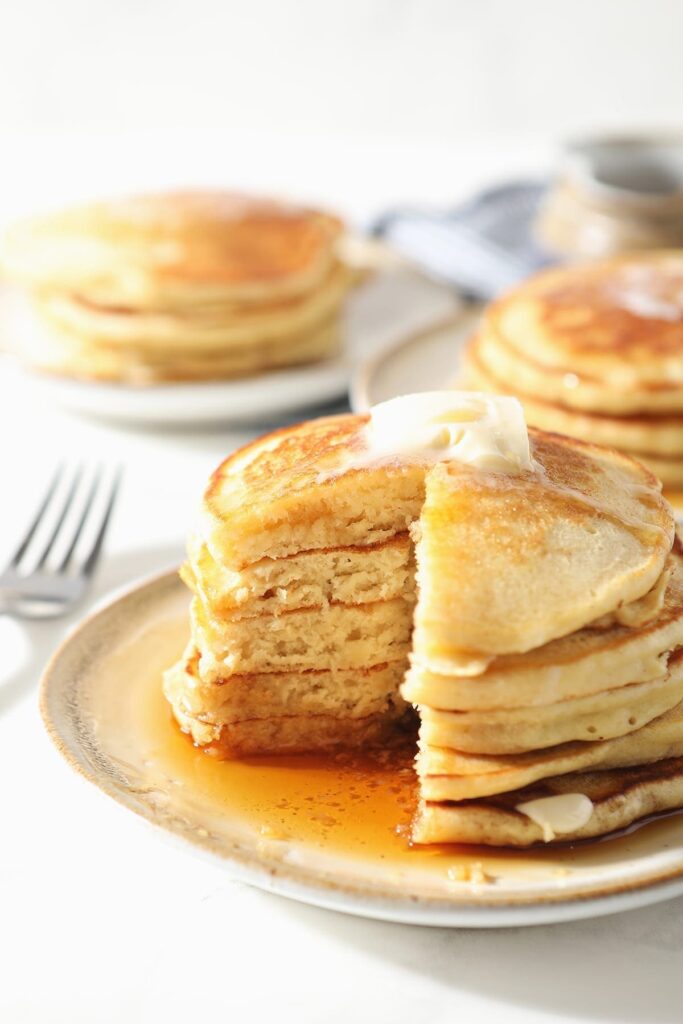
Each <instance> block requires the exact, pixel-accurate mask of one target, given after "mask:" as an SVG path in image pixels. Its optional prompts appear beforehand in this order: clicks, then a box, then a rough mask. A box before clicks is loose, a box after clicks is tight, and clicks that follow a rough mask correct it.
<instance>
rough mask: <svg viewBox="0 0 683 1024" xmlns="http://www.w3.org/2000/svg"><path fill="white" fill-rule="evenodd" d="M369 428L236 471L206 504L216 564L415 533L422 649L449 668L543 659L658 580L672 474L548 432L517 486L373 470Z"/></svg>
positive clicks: (273, 448) (320, 433)
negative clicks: (666, 482) (556, 641)
mask: <svg viewBox="0 0 683 1024" xmlns="http://www.w3.org/2000/svg"><path fill="white" fill-rule="evenodd" d="M367 422H368V418H367V417H361V416H340V417H331V418H327V419H322V420H317V421H313V422H310V423H303V424H300V425H298V426H295V427H288V428H285V429H284V430H281V431H278V432H276V433H275V434H271V435H268V436H267V437H265V438H262V439H260V440H259V441H256V442H254V443H253V444H251V445H249V446H247V447H246V448H244V449H242V450H241V451H240V452H237V453H236V454H235V455H233V456H231V457H230V458H229V459H227V460H226V461H225V462H224V463H223V464H222V465H221V466H220V467H219V468H218V470H217V471H216V472H215V474H214V476H213V478H212V480H211V483H210V486H209V489H208V491H207V493H206V495H205V500H204V514H205V515H204V522H203V524H202V527H201V530H200V532H201V539H202V541H203V542H204V543H206V544H207V545H208V546H209V549H210V550H211V553H212V556H213V557H214V558H215V559H216V561H218V562H219V563H222V564H224V565H227V566H229V567H231V568H240V567H241V566H244V565H246V564H248V563H249V562H252V561H256V560H257V559H259V558H263V557H273V558H277V557H282V556H285V555H287V554H291V553H292V552H295V551H301V550H305V549H317V548H325V547H336V546H344V545H351V544H353V545H364V544H366V545H367V544H371V543H376V542H377V541H379V540H383V539H385V538H387V537H389V536H392V535H394V534H395V533H397V532H400V531H402V530H405V529H406V528H407V527H408V526H410V525H411V524H412V525H414V532H415V536H416V539H417V557H418V582H419V585H420V602H419V604H418V611H417V619H416V626H417V632H416V638H415V649H416V655H417V656H418V657H422V658H424V660H425V662H426V664H427V666H428V667H430V668H431V669H432V670H433V671H449V670H450V669H451V668H452V667H453V665H457V666H458V668H457V669H455V670H460V666H461V662H462V657H461V655H462V654H463V651H464V652H465V653H467V652H469V653H471V652H473V651H474V652H484V653H485V654H486V655H493V654H501V653H508V652H509V653H511V652H514V651H524V650H529V649H531V648H532V647H537V646H539V645H540V644H543V643H546V642H547V641H549V640H551V639H553V638H555V637H557V636H562V635H565V634H567V633H569V632H572V631H573V630H575V629H579V628H581V627H582V626H584V625H586V624H587V623H589V622H591V621H593V620H594V619H597V618H598V617H599V616H601V615H604V614H607V613H609V612H611V611H614V609H615V608H616V607H617V606H618V605H619V604H620V603H627V602H629V601H633V600H636V599H637V598H639V597H642V596H643V595H644V594H645V593H647V591H648V590H650V589H651V587H653V586H654V585H655V583H656V582H657V580H658V578H659V576H660V574H661V572H662V570H663V568H664V564H665V561H666V558H667V556H668V554H669V552H670V550H671V546H672V543H673V537H674V523H673V517H672V513H671V510H670V508H669V506H668V504H667V502H666V501H665V500H664V498H663V497H662V495H661V489H660V485H659V483H658V481H657V480H656V478H655V477H654V476H653V475H652V474H650V473H649V472H648V471H647V470H646V469H644V468H643V467H642V466H641V465H640V464H639V463H637V462H635V461H633V460H632V459H629V458H628V457H626V456H623V455H620V454H618V453H616V452H614V451H610V450H606V449H600V448H597V447H595V446H592V445H588V444H584V443H581V442H578V441H575V440H572V439H569V438H566V437H561V436H558V435H550V434H544V433H543V432H541V431H536V430H532V431H530V432H529V434H530V439H531V450H532V455H533V459H534V463H533V467H532V469H531V470H524V471H522V472H520V473H518V474H516V475H509V474H506V473H502V472H494V471H491V470H482V469H478V468H473V467H471V466H467V465H463V464H461V463H458V462H455V461H437V462H436V463H434V462H431V463H430V462H429V461H428V460H425V459H423V458H420V457H419V456H406V455H394V456H391V455H386V456H380V457H377V458H373V457H369V452H368V447H367V440H366V437H367V434H366V425H367ZM425 489H426V493H425ZM418 521H419V522H418ZM415 524H417V525H415ZM483 667H485V666H483ZM478 670H479V671H481V670H482V667H479V669H478Z"/></svg>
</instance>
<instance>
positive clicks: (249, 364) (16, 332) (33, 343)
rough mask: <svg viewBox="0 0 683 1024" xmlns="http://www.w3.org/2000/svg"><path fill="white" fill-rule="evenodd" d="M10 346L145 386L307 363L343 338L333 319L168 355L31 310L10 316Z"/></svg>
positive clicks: (62, 371) (53, 367)
mask: <svg viewBox="0 0 683 1024" xmlns="http://www.w3.org/2000/svg"><path fill="white" fill-rule="evenodd" d="M13 322H14V324H15V326H14V327H12V328H11V329H10V332H9V337H10V339H13V340H11V347H12V348H13V349H15V350H16V351H17V352H18V354H19V355H20V356H21V358H22V359H24V360H25V361H26V362H27V363H28V364H29V365H31V366H32V367H34V368H36V369H39V370H40V371H41V372H43V373H50V374H53V375H55V376H66V377H73V378H78V379H83V380H93V381H120V382H123V383H126V384H128V385H132V386H143V385H147V384H156V383H163V382H172V381H203V380H221V379H235V378H238V377H244V376H248V375H250V374H254V373H257V372H261V371H265V370H272V369H276V368H278V367H281V366H293V365H297V364H304V363H311V362H315V361H316V360H319V359H322V358H325V357H327V356H329V355H331V354H333V353H334V352H335V351H337V350H338V349H339V347H340V344H341V338H340V334H339V329H338V327H337V325H336V324H334V323H332V324H324V325H322V327H321V328H320V329H316V330H315V331H313V332H312V333H309V334H304V335H296V336H292V337H291V338H284V339H279V340H278V341H277V342H274V343H268V344H259V345H256V344H254V345H247V346H242V347H240V348H239V349H233V350H231V351H228V352H225V353H220V354H217V353H215V352H211V353H202V351H201V350H199V349H198V348H196V347H194V346H193V345H192V339H191V338H188V339H187V345H188V347H187V348H186V349H185V350H184V351H182V352H181V351H178V352H175V353H174V354H173V355H172V356H171V357H170V358H169V356H168V355H167V354H166V353H164V352H163V351H151V350H149V349H148V350H144V349H140V348H134V347H131V348H128V349H122V348H121V346H108V345H103V344H99V345H98V344H94V343H92V342H91V341H90V340H89V339H87V338H83V337H79V336H77V335H75V334H72V333H71V332H68V331H66V330H64V329H61V328H57V327H55V326H54V325H51V324H47V323H43V322H41V321H40V320H39V319H38V318H37V316H36V315H35V314H33V313H31V312H30V311H29V313H28V314H26V315H23V314H22V315H21V316H20V317H19V319H18V321H17V320H14V321H13Z"/></svg>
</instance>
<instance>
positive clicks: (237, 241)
mask: <svg viewBox="0 0 683 1024" xmlns="http://www.w3.org/2000/svg"><path fill="white" fill-rule="evenodd" d="M341 231H342V225H341V223H340V221H338V220H337V219H336V218H335V217H332V216H330V215H328V214H325V213H321V212H318V211H315V210H310V209H305V208H303V207H298V206H293V205H287V204H284V203H279V202H275V201H269V200H264V199H257V198H254V197H250V196H247V195H242V194H239V193H233V192H223V191H195V192H191V191H187V192H175V193H166V194H156V195H145V196H138V197H131V198H125V199H118V200H111V201H109V202H100V203H93V204H91V205H86V206H81V207H76V208H73V209H69V210H65V211H63V212H60V213H55V214H53V215H48V216H44V217H37V218H33V219H31V220H26V221H23V222H20V223H18V224H16V225H15V226H14V227H13V228H10V229H9V231H8V232H7V234H6V237H5V239H4V246H3V263H4V265H5V267H6V269H7V271H8V272H9V273H10V275H14V276H15V277H17V278H19V279H22V280H24V281H26V282H28V283H29V284H30V285H32V286H34V287H39V288H43V289H48V290H51V289H72V290H74V291H75V292H77V293H78V294H79V295H80V296H83V297H85V298H87V299H89V300H91V301H93V302H98V303H102V304H107V303H109V304H112V305H114V306H115V307H117V306H120V305H121V306H125V305H126V304H128V303H130V304H131V305H135V306H140V305H142V306H144V305H154V306H156V305H158V304H160V303H169V304H171V305H172V304H173V303H174V302H198V303H201V302H212V301H227V302H229V301H235V302H239V301H251V300H254V301H256V300H258V301H267V300H269V299H271V298H275V299H282V298H283V297H288V296H292V297H294V296H297V295H299V294H301V293H302V292H303V291H306V290H308V289H310V288H311V287H314V286H315V285H316V284H317V283H318V282H319V281H320V280H322V279H323V278H324V277H325V276H326V274H327V273H328V272H329V270H330V267H331V266H332V262H333V257H334V247H335V242H336V240H337V238H338V236H339V235H340V233H341Z"/></svg>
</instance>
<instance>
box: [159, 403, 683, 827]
mask: <svg viewBox="0 0 683 1024" xmlns="http://www.w3.org/2000/svg"><path fill="white" fill-rule="evenodd" d="M531 442H532V456H533V468H532V469H531V470H529V471H523V472H521V473H518V474H514V475H507V474H505V473H501V472H493V471H484V470H481V469H476V468H472V467H470V466H466V465H461V464H458V463H455V462H447V463H446V462H442V463H436V464H434V463H433V462H431V463H430V462H429V461H428V460H422V459H420V458H418V457H405V456H396V457H386V458H379V459H377V458H374V457H372V453H371V452H369V451H368V442H367V425H366V422H365V420H364V418H360V417H351V416H348V417H336V418H331V419H327V420H318V421H315V422H312V423H308V424H302V425H300V426H298V427H293V428H288V429H286V430H283V431H280V432H278V433H276V434H273V435H270V436H269V437H267V438H264V439H262V440H261V441H259V442H255V443H254V444H253V445H250V446H248V447H247V448H246V449H243V450H242V451H241V452H239V453H237V454H236V455H234V456H232V457H231V458H230V459H228V460H227V461H226V462H225V463H224V464H223V465H222V466H221V467H220V468H219V469H218V470H217V472H216V473H215V474H214V477H213V478H212V481H211V484H210V486H209V489H208V491H207V493H206V496H205V501H204V522H203V524H202V527H201V529H199V530H198V531H197V533H196V534H195V535H194V537H193V538H192V540H191V543H190V548H189V558H188V562H187V565H186V566H185V568H184V570H183V574H184V578H185V579H186V581H187V582H188V584H189V585H190V587H191V589H192V591H193V594H194V596H193V600H192V613H191V621H192V639H191V642H190V645H189V647H188V649H187V652H186V654H185V656H184V658H183V659H181V661H180V662H179V663H178V665H176V666H174V667H173V668H172V669H171V670H169V672H168V673H167V674H166V678H165V683H164V686H165V692H166V696H167V698H168V699H169V701H170V703H171V705H172V708H173V711H174V714H175V716H176V718H177V720H178V721H179V723H180V725H181V727H182V728H183V729H184V730H185V731H186V732H188V733H190V734H191V735H192V737H193V739H194V740H195V742H197V743H199V744H201V745H209V746H216V747H219V748H221V749H223V750H225V751H227V752H228V753H229V754H232V755H239V754H249V753H277V752H283V751H311V750H321V749H326V748H334V747H340V746H341V747H350V746H364V745H368V744H381V745H382V744H386V743H389V742H392V741H393V740H394V739H395V738H396V737H397V736H398V735H403V736H404V737H405V735H406V734H405V730H404V726H405V725H407V724H408V723H409V721H410V716H411V714H412V712H411V708H410V706H411V705H413V706H414V707H415V708H416V709H417V712H418V719H419V753H418V759H417V770H418V777H419V787H420V806H419V811H418V814H417V817H416V820H415V823H414V838H415V840H416V841H417V842H420V843H432V842H462V843H486V844H493V845H526V844H529V843H533V842H537V841H542V840H543V839H546V840H552V839H555V838H557V839H559V840H565V839H574V838H581V837H588V836H593V835H600V834H603V833H605V832H608V831H612V830H614V829H615V828H620V827H624V826H626V825H628V824H629V823H630V822H631V821H633V820H635V819H637V818H639V817H641V816H642V815H643V814H649V813H653V812H655V811H661V810H666V809H669V808H671V807H677V806H682V805H683V760H681V761H680V763H679V762H678V761H677V760H676V759H677V758H681V759H683V658H681V656H680V655H679V653H678V648H679V647H683V559H682V557H681V552H680V551H679V549H678V547H677V546H675V545H674V527H673V519H672V515H671V511H670V509H669V507H668V505H667V503H666V502H665V501H664V500H663V498H662V496H661V493H660V485H659V484H658V482H657V481H656V480H655V478H654V477H653V476H652V475H651V474H649V473H648V472H647V471H646V470H644V469H643V468H642V467H641V466H639V465H638V464H637V463H635V462H633V461H632V460H631V459H629V458H627V457H625V456H621V455H619V454H618V453H616V452H612V451H605V450H601V449H599V448H596V447H594V446H590V445H585V444H582V443H581V442H578V441H572V440H570V439H569V438H559V437H551V436H549V435H544V434H543V433H541V432H539V431H532V432H531ZM408 665H409V668H408ZM406 669H408V671H407V674H406ZM562 794H564V795H565V796H567V795H569V798H570V801H571V800H572V799H574V798H576V797H581V799H582V804H581V811H582V814H583V817H581V818H580V820H579V819H577V818H576V815H574V817H573V818H572V817H571V816H570V819H571V820H569V823H568V824H567V822H560V823H559V824H558V823H557V821H556V820H555V828H554V831H552V830H550V828H549V826H548V825H547V823H546V824H544V822H543V819H542V818H538V812H537V811H534V812H533V813H534V814H536V817H533V816H529V813H527V811H526V810H525V809H524V808H525V807H526V805H528V804H529V803H530V802H531V803H535V802H537V801H541V806H542V807H543V806H544V805H546V804H547V799H548V798H549V797H553V796H557V795H562ZM520 808H522V809H520ZM586 808H588V813H587V816H586V813H585V812H586ZM556 818H557V815H555V819H556ZM584 819H585V820H584Z"/></svg>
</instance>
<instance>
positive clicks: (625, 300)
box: [461, 252, 683, 486]
mask: <svg viewBox="0 0 683 1024" xmlns="http://www.w3.org/2000/svg"><path fill="white" fill-rule="evenodd" d="M461 383H462V384H463V385H464V386H467V387H471V388H473V389H474V390H477V391H493V392H498V393H501V394H503V393H504V394H516V395H517V396H518V397H519V398H520V399H521V401H522V403H523V405H524V410H525V413H526V416H527V419H528V421H529V423H531V424H534V425H535V426H538V427H542V428H543V429H544V430H557V431H560V432H562V433H565V434H571V435H572V436H574V437H579V438H583V439H584V440H588V441H592V442H595V443H596V444H605V445H610V446H613V447H615V448H619V449H620V450H622V451H626V452H629V453H631V454H633V455H635V456H636V457H637V458H638V459H640V460H641V461H643V462H644V463H645V464H646V465H647V466H649V468H650V469H652V471H653V472H654V473H656V474H657V476H659V478H660V479H661V480H663V481H664V483H665V484H668V485H671V486H682V485H683V255H682V254H680V253H668V252H662V253H640V254H637V255H633V256H629V257H621V258H616V259H613V260H609V261H604V262H599V263H590V264H583V265H578V266H572V267H567V268H563V269H559V270H551V271H546V272H544V273H542V274H539V275H538V276H536V277H534V278H532V279H531V280H529V281H528V282H526V283H525V284H523V285H522V286H521V287H520V288H518V289H517V290H516V291H513V292H511V293H509V294H508V295H505V296H503V297H502V298H501V299H499V300H498V301H497V302H495V303H493V305H491V306H490V307H489V308H488V310H487V311H486V313H485V315H484V319H483V322H482V324H481V327H480V329H479V331H478V333H477V336H476V337H475V338H474V339H473V340H472V342H471V343H470V345H469V347H468V349H467V352H466V355H465V363H464V367H463V373H462V375H461Z"/></svg>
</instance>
